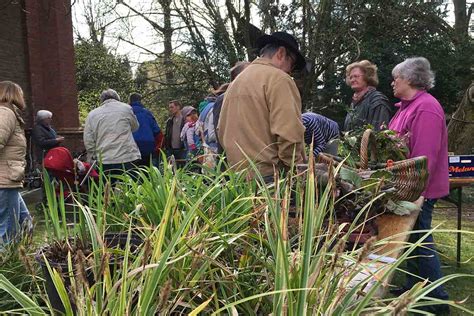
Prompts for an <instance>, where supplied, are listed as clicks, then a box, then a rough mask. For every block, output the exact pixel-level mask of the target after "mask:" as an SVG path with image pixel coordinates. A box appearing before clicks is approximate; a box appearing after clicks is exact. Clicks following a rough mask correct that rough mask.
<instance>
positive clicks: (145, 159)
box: [136, 154, 157, 167]
mask: <svg viewBox="0 0 474 316" xmlns="http://www.w3.org/2000/svg"><path fill="white" fill-rule="evenodd" d="M156 162H157V159H156V157H155V155H153V154H148V155H146V154H142V159H140V160H137V163H136V164H137V166H143V167H150V164H151V165H152V166H156V165H157V164H156Z"/></svg>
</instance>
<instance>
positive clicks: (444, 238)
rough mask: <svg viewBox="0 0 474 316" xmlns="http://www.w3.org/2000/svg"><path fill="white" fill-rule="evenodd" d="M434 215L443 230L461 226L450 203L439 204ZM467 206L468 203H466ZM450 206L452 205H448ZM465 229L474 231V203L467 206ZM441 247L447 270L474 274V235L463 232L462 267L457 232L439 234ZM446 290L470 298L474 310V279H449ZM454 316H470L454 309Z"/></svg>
mask: <svg viewBox="0 0 474 316" xmlns="http://www.w3.org/2000/svg"><path fill="white" fill-rule="evenodd" d="M438 204H439V205H438V206H437V208H436V210H435V212H434V216H433V226H434V225H438V224H441V227H440V228H441V229H457V210H456V209H455V208H452V207H451V206H448V204H447V203H444V202H440V203H438ZM466 206H467V205H466ZM447 207H448V208H447ZM462 230H465V231H469V232H471V233H472V232H474V209H473V208H472V205H470V206H467V207H463V217H462ZM434 238H435V242H436V244H437V248H438V250H439V251H440V253H441V262H442V269H443V273H444V274H445V275H446V274H452V273H466V274H472V275H474V235H473V234H463V235H462V238H461V241H462V244H461V261H462V263H461V267H460V268H458V267H457V266H456V244H457V239H456V234H455V233H442V232H440V233H435V235H434ZM446 289H447V291H448V293H449V295H450V297H451V298H452V299H455V300H463V299H465V298H468V300H467V301H466V307H467V308H469V309H470V310H473V311H474V279H472V278H459V279H455V280H453V281H451V282H449V283H448V284H447V285H446ZM451 315H467V313H464V312H461V311H458V310H453V311H452V312H451Z"/></svg>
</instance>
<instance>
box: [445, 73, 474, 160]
mask: <svg viewBox="0 0 474 316" xmlns="http://www.w3.org/2000/svg"><path fill="white" fill-rule="evenodd" d="M472 135H474V82H473V83H471V86H470V87H469V88H468V89H467V91H466V93H465V94H464V97H463V99H462V101H461V103H460V104H459V106H458V108H457V110H456V112H454V113H453V115H452V118H451V120H450V121H449V124H448V139H449V151H452V152H454V153H456V154H472V153H474V137H472Z"/></svg>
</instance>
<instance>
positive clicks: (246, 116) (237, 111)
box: [218, 58, 304, 176]
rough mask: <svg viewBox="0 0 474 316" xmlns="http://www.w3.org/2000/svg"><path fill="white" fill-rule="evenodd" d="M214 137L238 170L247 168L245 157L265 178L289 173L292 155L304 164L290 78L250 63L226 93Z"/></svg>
mask: <svg viewBox="0 0 474 316" xmlns="http://www.w3.org/2000/svg"><path fill="white" fill-rule="evenodd" d="M218 135H219V140H220V142H221V145H222V147H223V148H224V150H225V152H226V156H227V159H228V161H229V163H230V165H232V166H233V167H234V168H235V169H237V170H240V169H242V168H245V167H247V166H248V163H247V159H246V157H245V156H246V155H247V156H248V158H250V159H251V160H252V161H254V162H256V163H257V166H258V169H259V171H260V173H261V174H262V175H263V176H269V175H273V174H274V170H280V169H282V168H283V169H287V168H288V167H289V166H291V163H292V159H293V156H295V163H302V162H303V158H304V140H303V138H304V126H303V124H302V121H301V97H300V94H299V91H298V88H297V87H296V84H295V82H294V80H293V78H291V77H290V76H289V75H288V74H287V73H285V72H284V71H282V70H280V69H278V68H277V67H275V66H274V65H273V64H272V63H271V62H270V60H269V59H266V58H258V59H256V60H254V61H253V62H252V64H250V65H249V66H248V67H247V68H246V69H245V70H244V71H243V72H242V73H241V74H240V75H239V76H237V78H236V79H235V80H234V81H233V82H232V83H231V85H230V86H229V88H228V89H227V91H226V94H225V97H224V103H223V105H222V111H221V115H220V119H219V125H218ZM244 153H245V154H244Z"/></svg>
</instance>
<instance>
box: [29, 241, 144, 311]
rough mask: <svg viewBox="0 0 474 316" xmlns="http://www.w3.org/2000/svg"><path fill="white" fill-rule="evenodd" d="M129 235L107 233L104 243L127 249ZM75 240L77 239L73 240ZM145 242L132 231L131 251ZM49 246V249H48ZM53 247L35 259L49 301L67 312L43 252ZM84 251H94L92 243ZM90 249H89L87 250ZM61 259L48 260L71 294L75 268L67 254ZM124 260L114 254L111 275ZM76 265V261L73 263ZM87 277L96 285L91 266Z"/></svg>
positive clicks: (90, 282) (114, 247)
mask: <svg viewBox="0 0 474 316" xmlns="http://www.w3.org/2000/svg"><path fill="white" fill-rule="evenodd" d="M127 237H128V233H127V232H118V233H106V234H105V235H104V243H105V245H106V247H107V248H109V249H120V250H125V247H126V245H127ZM71 241H72V242H74V241H75V240H71ZM142 243H143V239H142V238H141V237H140V236H138V235H137V234H134V233H132V234H131V236H130V250H131V252H132V253H133V252H135V251H137V250H138V248H139V246H140V245H141V244H142ZM48 248H49V249H48ZM50 248H51V246H50V245H47V246H45V247H43V248H41V249H40V250H38V252H37V253H36V256H35V259H36V261H37V262H38V263H39V265H40V266H41V271H42V273H43V276H44V279H45V288H46V293H47V295H48V298H49V301H50V303H51V306H52V308H53V309H55V310H57V311H58V312H61V313H65V307H64V305H63V303H62V301H61V298H60V297H59V294H58V291H57V290H56V287H55V286H54V282H53V279H52V278H51V275H50V273H49V271H48V267H47V265H46V262H45V261H44V257H43V253H45V252H46V251H49V250H50ZM81 250H83V252H84V253H85V254H86V253H90V252H92V246H91V245H90V244H87V245H86V246H85V247H84V249H81ZM87 250H88V251H87ZM75 254H76V253H71V255H72V256H73V257H74V256H75ZM60 259H61V260H49V259H47V260H48V263H49V265H50V266H51V268H56V269H57V270H59V271H61V275H62V278H63V282H64V286H65V288H66V291H67V293H68V294H70V290H71V282H70V279H69V276H70V275H71V274H72V275H75V272H76V271H75V270H74V269H73V270H72V271H70V270H69V267H68V264H67V257H66V256H65V257H64V258H60ZM122 262H123V256H120V255H118V254H116V253H115V254H113V255H112V256H111V258H110V262H109V269H110V273H111V275H113V274H114V273H115V271H116V269H117V267H119V266H120V265H121V264H122ZM73 265H74V263H73ZM86 277H87V282H88V284H89V286H92V285H94V284H95V283H96V282H97V280H95V279H94V273H93V270H92V268H91V267H86ZM71 305H72V309H73V310H74V311H75V310H76V306H75V305H74V304H73V302H71Z"/></svg>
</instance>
